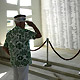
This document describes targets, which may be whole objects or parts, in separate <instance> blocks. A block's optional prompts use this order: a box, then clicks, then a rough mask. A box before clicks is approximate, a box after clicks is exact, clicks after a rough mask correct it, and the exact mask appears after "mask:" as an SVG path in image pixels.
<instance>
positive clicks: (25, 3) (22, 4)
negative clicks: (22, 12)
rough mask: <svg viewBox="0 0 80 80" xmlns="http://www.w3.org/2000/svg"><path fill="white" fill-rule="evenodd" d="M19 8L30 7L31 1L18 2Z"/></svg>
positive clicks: (21, 0)
mask: <svg viewBox="0 0 80 80" xmlns="http://www.w3.org/2000/svg"><path fill="white" fill-rule="evenodd" d="M20 6H31V0H20Z"/></svg>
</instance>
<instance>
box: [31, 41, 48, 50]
mask: <svg viewBox="0 0 80 80" xmlns="http://www.w3.org/2000/svg"><path fill="white" fill-rule="evenodd" d="M46 42H47V41H45V42H44V43H43V44H42V45H41V46H40V47H39V48H37V49H35V50H30V51H37V50H39V49H40V48H41V47H43V46H44V44H45V43H46Z"/></svg>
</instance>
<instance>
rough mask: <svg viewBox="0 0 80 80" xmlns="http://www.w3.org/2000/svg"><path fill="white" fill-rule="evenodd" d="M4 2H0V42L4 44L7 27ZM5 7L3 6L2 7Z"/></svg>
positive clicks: (1, 0) (0, 0) (3, 0)
mask: <svg viewBox="0 0 80 80" xmlns="http://www.w3.org/2000/svg"><path fill="white" fill-rule="evenodd" d="M5 3H6V2H5V0H0V42H1V43H4V39H5V35H6V31H7V27H6V23H7V17H6V5H5ZM4 5H5V6H4Z"/></svg>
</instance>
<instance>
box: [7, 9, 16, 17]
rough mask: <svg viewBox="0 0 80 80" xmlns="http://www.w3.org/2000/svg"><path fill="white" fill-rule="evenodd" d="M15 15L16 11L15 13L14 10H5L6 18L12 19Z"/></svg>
mask: <svg viewBox="0 0 80 80" xmlns="http://www.w3.org/2000/svg"><path fill="white" fill-rule="evenodd" d="M15 15H18V11H16V10H7V17H14V16H15Z"/></svg>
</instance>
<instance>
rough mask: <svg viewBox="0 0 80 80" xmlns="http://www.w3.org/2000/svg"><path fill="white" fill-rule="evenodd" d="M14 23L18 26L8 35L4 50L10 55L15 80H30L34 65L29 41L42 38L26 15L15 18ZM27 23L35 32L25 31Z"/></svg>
mask: <svg viewBox="0 0 80 80" xmlns="http://www.w3.org/2000/svg"><path fill="white" fill-rule="evenodd" d="M14 22H15V24H16V26H15V27H14V28H13V29H12V30H11V31H9V32H8V33H7V35H6V40H5V43H4V47H3V49H4V50H5V51H6V52H7V53H8V54H9V55H10V62H11V64H12V67H13V71H14V80H28V70H29V69H28V67H29V64H32V59H31V53H30V44H29V40H30V39H37V38H41V37H42V36H41V33H40V31H39V30H38V28H37V27H36V25H35V24H34V23H33V22H31V21H26V16H25V15H17V16H15V17H14ZM25 22H26V23H27V25H29V26H30V27H33V29H34V31H35V32H32V31H30V30H27V29H25Z"/></svg>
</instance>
